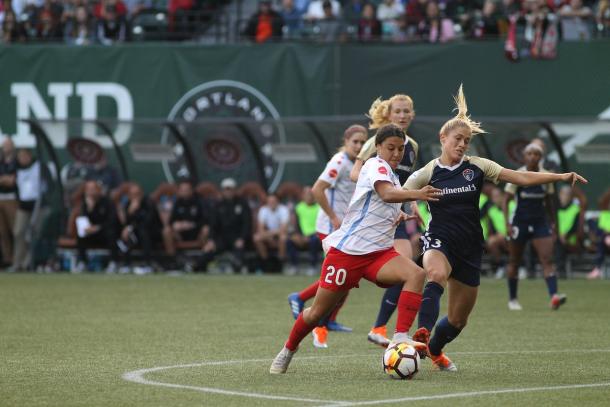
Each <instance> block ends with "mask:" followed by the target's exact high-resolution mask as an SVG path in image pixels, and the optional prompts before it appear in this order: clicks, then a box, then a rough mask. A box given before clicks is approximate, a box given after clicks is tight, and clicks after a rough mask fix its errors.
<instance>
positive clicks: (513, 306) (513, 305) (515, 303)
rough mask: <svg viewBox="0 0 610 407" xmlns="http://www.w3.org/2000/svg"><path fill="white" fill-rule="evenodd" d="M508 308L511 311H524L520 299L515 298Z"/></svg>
mask: <svg viewBox="0 0 610 407" xmlns="http://www.w3.org/2000/svg"><path fill="white" fill-rule="evenodd" d="M508 309H509V310H511V311H522V310H523V307H522V306H521V304H519V301H517V300H516V299H515V300H510V301H509V302H508Z"/></svg>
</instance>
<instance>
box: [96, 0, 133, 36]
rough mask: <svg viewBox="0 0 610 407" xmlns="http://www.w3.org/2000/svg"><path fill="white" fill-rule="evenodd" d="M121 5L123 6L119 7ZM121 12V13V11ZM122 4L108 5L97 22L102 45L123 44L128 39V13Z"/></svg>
mask: <svg viewBox="0 0 610 407" xmlns="http://www.w3.org/2000/svg"><path fill="white" fill-rule="evenodd" d="M119 4H121V5H122V6H120V7H119ZM119 10H120V11H119ZM123 10H126V8H125V5H124V4H123V3H122V2H118V3H116V4H114V5H113V4H108V5H107V6H106V7H105V8H104V12H103V13H101V18H100V19H99V20H98V22H97V39H98V41H99V42H100V43H101V44H102V45H112V44H114V43H117V42H123V41H125V40H126V38H127V23H126V21H125V17H124V16H125V13H126V11H123Z"/></svg>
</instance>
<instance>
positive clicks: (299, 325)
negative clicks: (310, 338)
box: [286, 312, 316, 352]
mask: <svg viewBox="0 0 610 407" xmlns="http://www.w3.org/2000/svg"><path fill="white" fill-rule="evenodd" d="M315 327H316V324H313V325H307V323H306V322H305V320H304V319H303V313H302V312H301V313H300V314H299V317H298V318H297V320H296V321H294V325H293V326H292V331H290V335H289V336H288V340H287V341H286V347H287V348H288V349H290V350H291V351H293V352H294V351H295V350H297V348H298V347H299V343H301V341H302V340H303V338H305V337H306V336H307V335H309V333H310V332H311V331H313V329H314V328H315Z"/></svg>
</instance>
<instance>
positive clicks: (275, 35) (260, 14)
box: [243, 0, 284, 43]
mask: <svg viewBox="0 0 610 407" xmlns="http://www.w3.org/2000/svg"><path fill="white" fill-rule="evenodd" d="M283 25H284V20H283V18H282V16H281V15H280V14H278V13H277V12H276V11H275V10H273V9H272V8H271V1H269V0H261V1H259V7H258V11H257V12H256V13H255V14H253V15H252V17H250V20H248V25H247V26H246V29H245V30H244V32H243V35H244V36H245V37H248V38H249V39H250V40H252V41H254V42H257V43H263V42H268V41H273V40H278V39H281V38H282V26H283Z"/></svg>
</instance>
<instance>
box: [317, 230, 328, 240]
mask: <svg viewBox="0 0 610 407" xmlns="http://www.w3.org/2000/svg"><path fill="white" fill-rule="evenodd" d="M316 234H317V235H318V239H320V241H322V240H324V239H326V236H328V235H325V234H324V233H320V232H316Z"/></svg>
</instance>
